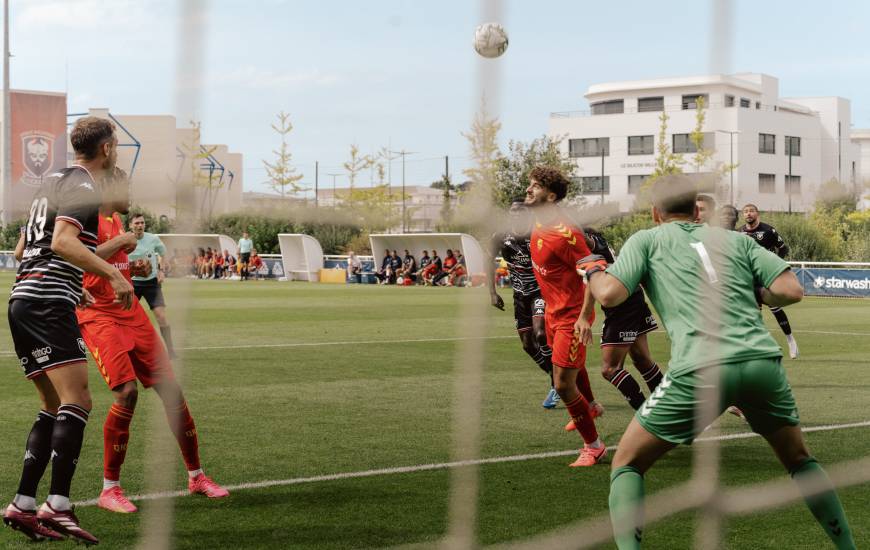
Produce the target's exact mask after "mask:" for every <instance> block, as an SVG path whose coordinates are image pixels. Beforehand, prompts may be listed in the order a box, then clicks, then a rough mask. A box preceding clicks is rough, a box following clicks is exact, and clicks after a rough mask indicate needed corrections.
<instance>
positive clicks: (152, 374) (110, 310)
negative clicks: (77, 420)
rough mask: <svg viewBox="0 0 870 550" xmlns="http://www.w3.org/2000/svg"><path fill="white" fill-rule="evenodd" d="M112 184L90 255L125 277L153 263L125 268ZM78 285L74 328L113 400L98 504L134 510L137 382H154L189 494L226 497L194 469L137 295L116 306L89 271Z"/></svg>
mask: <svg viewBox="0 0 870 550" xmlns="http://www.w3.org/2000/svg"><path fill="white" fill-rule="evenodd" d="M114 177H115V179H117V180H120V181H123V180H126V177H125V175H124V174H123V172H121V173H116V174H115V176H114ZM112 189H114V190H116V192H115V193H113V194H111V195H109V194H106V195H105V196H104V201H103V207H102V209H101V211H100V221H99V233H98V239H97V240H98V243H99V244H98V246H97V255H98V256H100V257H101V258H103V259H105V260H106V261H108V262H109V263H111V264H112V265H114V266H116V267H117V268H118V269H119V270H120V271H121V273H123V274H124V277H126V278H128V279H129V278H130V275H131V271H133V270H132V269H131V267H134V268H135V273H136V274H139V275H144V276H147V275H148V274H149V271H150V270H151V269H152V267H153V262H152V261H151V259H149V258H145V259H142V260H137V261H136V262H135V263H134V265H133V266H131V264H130V262H129V259H128V257H127V251H130V250H133V249H135V248H136V247H137V243H141V242H142V238H141V237H137V236H136V235H135V234H133V233H125V232H124V226H123V224H122V222H121V218H120V216H119V215H118V212H120V213H122V214H124V213H126V212H127V210H128V204H129V192H128V187H127V186H126V185H120V184H118V185H114V186H112ZM134 227H135V224H134ZM84 288H85V290H87V291H89V292H90V294H91V295H92V296H93V304H92V305H91V306H90V307H88V308H86V309H80V310H79V311H78V322H79V326H80V328H81V332H82V336H83V337H84V340H85V343H86V344H87V346H88V349H90V350H91V355H93V357H94V361H95V362H96V364H97V368H98V369H99V371H100V374H101V375H102V376H103V379H105V381H106V384H107V385H108V386H109V388H110V389H111V390H112V396H113V398H114V403H113V404H112V406H111V408H110V409H109V414H108V416H107V417H106V421H105V423H104V425H103V476H104V478H103V491H102V492H101V493H100V498H99V501H98V506H99V507H100V508H104V509H106V510H109V511H111V512H121V513H132V512H135V511H136V506H135V505H133V503H132V502H130V501H129V500H128V499H127V498H126V497H125V496H124V491H123V489H121V483H120V474H121V466H122V465H123V463H124V458H125V456H126V454H127V442H128V440H129V439H130V422H131V420H132V419H133V411H134V409H135V408H136V401H137V399H138V389H137V385H136V381H137V380H138V381H139V382H141V383H142V386H144V387H145V388H151V387H153V388H154V390H155V391H156V392H157V395H158V396H159V397H160V399H161V401H162V402H163V408H164V410H165V412H166V418H167V420H168V421H169V427H170V428H171V429H172V433H173V434H174V435H175V439H176V441H177V442H178V446H179V448H180V449H181V454H182V456H183V457H184V463H185V466H186V467H187V472H188V478H189V481H188V488H189V490H190V492H191V493H192V494H202V495H205V496H207V497H209V498H221V497H225V496H227V495H229V493H228V492H227V491H226V490H225V489H224V488H222V487H221V486H219V485H218V484H217V483H215V482H214V481H212V480H211V479H210V478H209V477H207V476H206V475H205V474H204V473H203V471H202V468H201V467H200V461H199V443H198V441H197V433H196V425H195V424H194V422H193V417H192V416H191V415H190V410H189V409H188V407H187V401H186V400H185V398H184V394H183V393H182V391H181V387H180V386H179V385H178V382H177V381H176V380H175V376H174V375H173V372H172V364H171V363H170V361H169V356H168V354H167V351H166V349H165V348H164V347H163V345H161V343H160V338H159V337H158V336H157V331H155V330H154V326H153V325H152V324H151V320H150V319H149V318H148V315H147V314H146V313H145V309H144V308H143V307H142V306H141V305H140V304H139V302H138V301H136V302H135V303H134V304H133V307H132V308H130V309H128V310H125V309H122V308H121V307H120V306H119V305H118V304H117V303H115V302H114V296H113V294H112V290H111V288H110V287H109V285H108V284H107V283H106V282H104V281H103V279H100V278H99V277H96V276H94V275H92V274H91V273H86V274H85V276H84Z"/></svg>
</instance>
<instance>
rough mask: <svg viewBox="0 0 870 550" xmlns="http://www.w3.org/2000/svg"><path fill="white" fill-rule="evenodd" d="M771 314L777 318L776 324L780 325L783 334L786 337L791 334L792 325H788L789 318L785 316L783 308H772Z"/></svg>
mask: <svg viewBox="0 0 870 550" xmlns="http://www.w3.org/2000/svg"><path fill="white" fill-rule="evenodd" d="M770 312H771V313H773V316H774V317H775V318H776V322H777V323H779V326H780V328H781V329H782V332H783V333H784V334H785V335H786V336H788V335H789V334H791V325H790V324H788V316H787V315H786V314H785V312H784V311H783V310H782V308H778V307H775V308H772V309H771V310H770Z"/></svg>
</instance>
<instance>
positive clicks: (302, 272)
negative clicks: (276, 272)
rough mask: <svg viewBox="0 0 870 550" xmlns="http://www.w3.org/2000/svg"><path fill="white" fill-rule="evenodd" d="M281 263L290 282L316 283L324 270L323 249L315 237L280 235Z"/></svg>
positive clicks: (298, 234) (292, 234) (290, 234)
mask: <svg viewBox="0 0 870 550" xmlns="http://www.w3.org/2000/svg"><path fill="white" fill-rule="evenodd" d="M278 246H280V247H281V262H282V263H283V264H284V265H283V267H284V276H285V277H286V278H287V280H288V281H294V280H295V281H308V282H311V283H316V282H317V281H318V280H319V278H320V270H321V269H323V248H322V247H321V246H320V243H319V242H318V241H317V239H315V238H314V237H312V236H310V235H302V234H300V233H279V234H278Z"/></svg>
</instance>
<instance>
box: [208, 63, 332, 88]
mask: <svg viewBox="0 0 870 550" xmlns="http://www.w3.org/2000/svg"><path fill="white" fill-rule="evenodd" d="M218 80H220V81H221V82H222V83H225V84H236V85H239V86H242V87H246V88H253V89H275V88H296V87H304V86H309V85H310V86H328V85H330V84H335V83H336V82H338V80H339V77H338V75H336V74H331V73H324V72H322V71H319V70H311V71H296V72H280V71H273V70H271V69H264V68H261V67H255V66H253V65H248V66H245V67H241V68H239V69H236V70H234V71H230V72H228V73H225V74H223V75H221V76H219V77H218Z"/></svg>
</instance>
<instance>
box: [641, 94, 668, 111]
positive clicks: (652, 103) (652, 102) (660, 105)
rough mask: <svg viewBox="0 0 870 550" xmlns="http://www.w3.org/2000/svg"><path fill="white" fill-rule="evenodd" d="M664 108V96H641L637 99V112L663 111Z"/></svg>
mask: <svg viewBox="0 0 870 550" xmlns="http://www.w3.org/2000/svg"><path fill="white" fill-rule="evenodd" d="M664 110H665V98H664V97H642V98H640V99H638V100H637V111H638V112H639V113H645V112H647V111H664Z"/></svg>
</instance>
